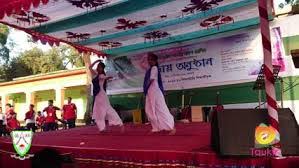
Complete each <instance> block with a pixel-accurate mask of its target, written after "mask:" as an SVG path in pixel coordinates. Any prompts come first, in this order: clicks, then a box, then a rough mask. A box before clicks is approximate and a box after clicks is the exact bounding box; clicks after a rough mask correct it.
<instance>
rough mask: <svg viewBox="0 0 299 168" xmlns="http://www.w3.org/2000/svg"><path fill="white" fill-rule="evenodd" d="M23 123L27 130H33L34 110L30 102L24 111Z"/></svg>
mask: <svg viewBox="0 0 299 168" xmlns="http://www.w3.org/2000/svg"><path fill="white" fill-rule="evenodd" d="M25 123H26V128H27V129H29V130H32V131H33V132H35V130H36V127H35V111H34V105H33V104H30V105H29V111H28V112H26V114H25Z"/></svg>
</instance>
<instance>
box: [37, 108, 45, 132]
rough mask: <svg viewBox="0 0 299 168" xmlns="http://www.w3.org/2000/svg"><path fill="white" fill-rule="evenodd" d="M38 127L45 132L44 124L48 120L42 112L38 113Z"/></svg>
mask: <svg viewBox="0 0 299 168" xmlns="http://www.w3.org/2000/svg"><path fill="white" fill-rule="evenodd" d="M35 120H36V126H37V128H38V129H39V128H40V129H41V130H44V123H45V120H46V118H45V117H44V116H43V115H42V112H41V111H38V112H37V117H36V119H35Z"/></svg>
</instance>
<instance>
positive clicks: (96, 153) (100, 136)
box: [0, 123, 299, 168]
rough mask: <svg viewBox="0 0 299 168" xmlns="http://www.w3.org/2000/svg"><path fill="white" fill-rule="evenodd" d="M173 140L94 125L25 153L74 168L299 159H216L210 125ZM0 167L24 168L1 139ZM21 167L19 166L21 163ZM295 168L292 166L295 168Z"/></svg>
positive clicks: (188, 128)
mask: <svg viewBox="0 0 299 168" xmlns="http://www.w3.org/2000/svg"><path fill="white" fill-rule="evenodd" d="M176 129H177V132H176V134H175V135H168V132H161V133H153V134H152V133H150V130H151V127H150V125H133V124H126V125H125V131H124V132H121V130H120V129H119V128H118V127H111V128H110V130H109V132H107V133H99V131H98V129H97V127H96V126H84V127H79V128H75V129H71V130H60V131H53V132H41V133H36V134H35V135H34V138H33V144H32V148H31V151H30V153H35V151H38V150H40V149H42V148H45V147H53V148H56V149H57V150H59V151H60V152H61V153H62V154H70V156H72V158H74V160H75V162H76V164H77V165H78V166H79V167H84V168H85V167H94V166H95V165H97V166H99V165H102V166H100V167H128V166H129V167H148V166H154V167H186V166H188V165H189V166H192V165H193V166H198V167H215V166H218V167H219V166H220V167H225V166H226V167H228V166H229V167H234V166H248V167H249V166H251V167H252V166H255V167H274V166H273V165H274V164H273V163H275V165H281V164H283V165H284V166H283V167H290V168H291V167H292V168H293V166H295V165H297V166H296V167H299V157H288V158H284V159H269V158H244V157H243V158H221V157H219V156H217V154H216V153H215V152H214V151H213V150H212V149H211V148H210V133H211V129H210V124H208V123H189V124H176ZM0 146H1V151H0V157H1V158H0V167H2V166H5V167H6V166H8V165H6V164H8V163H9V162H10V164H13V165H15V166H16V167H19V168H21V167H26V168H27V167H28V165H29V163H28V161H25V162H26V164H24V163H25V162H22V161H13V159H12V158H10V156H9V153H10V152H13V151H14V150H13V146H12V144H11V139H10V138H0ZM20 162H22V163H20ZM279 168H280V167H279ZM294 168H295V167H294Z"/></svg>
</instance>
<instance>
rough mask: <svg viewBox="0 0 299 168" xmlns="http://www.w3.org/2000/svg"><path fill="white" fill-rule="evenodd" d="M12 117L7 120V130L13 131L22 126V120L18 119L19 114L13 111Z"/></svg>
mask: <svg viewBox="0 0 299 168" xmlns="http://www.w3.org/2000/svg"><path fill="white" fill-rule="evenodd" d="M10 115H11V119H10V120H8V121H7V130H8V132H11V131H13V130H16V129H18V128H20V122H19V121H18V120H17V114H16V113H15V112H11V113H10Z"/></svg>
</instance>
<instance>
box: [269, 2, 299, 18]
mask: <svg viewBox="0 0 299 168" xmlns="http://www.w3.org/2000/svg"><path fill="white" fill-rule="evenodd" d="M295 1H296V0H273V6H274V12H275V15H282V14H287V13H289V12H291V11H292V4H293V3H294V2H295Z"/></svg>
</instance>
